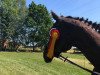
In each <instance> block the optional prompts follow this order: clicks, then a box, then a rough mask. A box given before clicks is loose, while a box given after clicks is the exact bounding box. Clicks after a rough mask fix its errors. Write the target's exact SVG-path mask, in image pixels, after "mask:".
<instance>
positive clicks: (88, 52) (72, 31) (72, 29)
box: [43, 12, 100, 75]
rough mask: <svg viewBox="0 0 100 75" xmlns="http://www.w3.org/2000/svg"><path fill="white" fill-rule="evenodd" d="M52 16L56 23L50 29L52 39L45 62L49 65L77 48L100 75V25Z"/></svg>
mask: <svg viewBox="0 0 100 75" xmlns="http://www.w3.org/2000/svg"><path fill="white" fill-rule="evenodd" d="M51 14H52V17H53V19H54V20H55V23H54V24H53V26H52V27H51V29H50V38H49V41H48V44H47V45H46V47H45V50H44V53H43V57H44V61H45V62H47V63H49V62H51V61H52V59H53V58H54V57H59V55H60V54H61V53H62V52H65V51H67V50H69V49H70V48H71V47H72V46H75V47H77V48H78V49H79V50H80V51H81V52H82V53H83V55H84V56H85V57H86V58H87V59H88V60H89V61H90V62H91V64H92V65H93V66H94V69H93V71H94V72H99V73H100V24H97V23H92V21H88V19H86V20H85V19H84V18H83V17H82V18H79V17H72V16H67V17H64V16H58V15H57V14H56V13H54V12H51ZM92 75H95V74H92Z"/></svg>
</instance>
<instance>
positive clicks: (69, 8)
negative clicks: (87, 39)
mask: <svg viewBox="0 0 100 75" xmlns="http://www.w3.org/2000/svg"><path fill="white" fill-rule="evenodd" d="M32 1H34V2H35V3H36V4H43V5H45V6H46V8H47V9H48V11H49V12H50V11H51V10H52V11H54V12H55V13H56V14H58V15H59V16H60V15H64V16H73V17H84V18H85V19H86V18H88V19H89V20H91V21H93V22H98V23H100V0H26V5H27V6H28V5H29V4H30V3H31V2H32Z"/></svg>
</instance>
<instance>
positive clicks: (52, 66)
mask: <svg viewBox="0 0 100 75" xmlns="http://www.w3.org/2000/svg"><path fill="white" fill-rule="evenodd" d="M63 55H64V56H67V55H68V56H69V57H70V58H69V59H71V60H73V61H75V62H78V61H77V60H80V61H83V59H84V57H83V55H81V54H80V55H76V54H65V53H64V54H63ZM83 62H84V61H83ZM86 62H87V60H85V63H86ZM79 64H80V62H79ZM88 68H89V69H92V67H91V65H90V66H88ZM0 75H91V74H90V73H88V72H86V71H84V70H81V69H80V68H78V67H76V66H73V65H71V64H69V63H64V62H63V61H61V60H59V59H57V58H55V59H54V60H53V62H52V63H48V64H47V63H45V62H44V60H43V55H42V53H31V52H19V53H17V52H0Z"/></svg>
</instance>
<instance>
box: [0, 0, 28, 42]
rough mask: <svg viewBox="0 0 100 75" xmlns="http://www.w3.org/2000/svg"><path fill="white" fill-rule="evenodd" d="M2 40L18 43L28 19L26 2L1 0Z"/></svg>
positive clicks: (0, 25)
mask: <svg viewBox="0 0 100 75" xmlns="http://www.w3.org/2000/svg"><path fill="white" fill-rule="evenodd" d="M0 3H1V4H0V34H1V35H0V39H1V40H3V39H10V40H12V41H18V40H19V35H21V30H22V27H23V23H24V21H25V20H24V19H25V17H26V14H27V12H26V10H27V8H26V4H25V3H26V2H25V0H1V2H0Z"/></svg>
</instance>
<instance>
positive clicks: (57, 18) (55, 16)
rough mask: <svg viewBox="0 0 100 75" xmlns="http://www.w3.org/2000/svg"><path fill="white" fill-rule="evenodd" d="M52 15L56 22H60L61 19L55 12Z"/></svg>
mask: <svg viewBox="0 0 100 75" xmlns="http://www.w3.org/2000/svg"><path fill="white" fill-rule="evenodd" d="M51 14H52V17H53V18H54V19H55V20H56V21H58V20H59V19H60V17H59V16H58V15H57V14H56V13H54V12H53V11H51Z"/></svg>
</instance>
